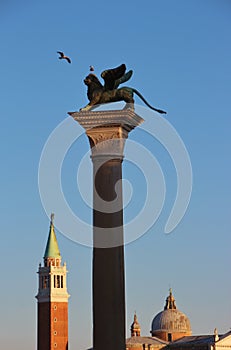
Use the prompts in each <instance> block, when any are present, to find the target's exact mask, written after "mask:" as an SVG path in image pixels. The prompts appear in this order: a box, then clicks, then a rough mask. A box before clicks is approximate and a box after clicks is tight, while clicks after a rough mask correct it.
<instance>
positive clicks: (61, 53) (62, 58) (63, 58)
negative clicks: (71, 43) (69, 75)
mask: <svg viewBox="0 0 231 350" xmlns="http://www.w3.org/2000/svg"><path fill="white" fill-rule="evenodd" d="M57 53H59V54H60V57H59V59H60V60H67V62H69V63H71V59H70V58H69V57H67V56H66V55H64V53H63V52H62V51H57Z"/></svg>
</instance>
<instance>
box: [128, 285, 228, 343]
mask: <svg viewBox="0 0 231 350" xmlns="http://www.w3.org/2000/svg"><path fill="white" fill-rule="evenodd" d="M150 333H151V336H141V327H140V324H139V322H138V318H137V315H136V314H135V315H134V321H133V323H132V325H131V337H130V338H128V339H127V341H126V350H157V349H164V350H225V349H227V350H228V349H231V331H229V332H227V333H226V334H222V335H219V334H218V332H217V330H216V329H215V330H214V334H213V335H192V331H191V325H190V321H189V319H188V317H187V316H186V315H185V314H184V313H183V312H181V311H180V310H178V309H177V307H176V302H175V298H174V296H173V294H172V289H170V290H169V295H168V297H167V299H166V304H165V307H164V310H163V311H161V312H159V313H158V314H157V315H156V316H155V317H154V318H153V321H152V324H151V331H150Z"/></svg>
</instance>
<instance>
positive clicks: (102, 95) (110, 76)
mask: <svg viewBox="0 0 231 350" xmlns="http://www.w3.org/2000/svg"><path fill="white" fill-rule="evenodd" d="M132 73H133V71H132V70H129V71H128V72H127V73H126V65H125V64H121V65H120V66H118V67H116V68H113V69H107V70H104V71H103V72H102V73H101V78H103V80H104V85H102V84H101V82H100V81H99V79H98V78H97V76H96V75H95V74H92V73H91V74H89V75H88V76H87V77H86V78H85V79H84V83H85V84H86V85H87V97H88V99H89V103H88V104H87V105H86V106H85V107H83V108H81V109H80V111H89V110H93V109H94V108H96V107H97V106H98V105H100V104H102V103H110V102H116V101H125V102H126V105H125V108H134V102H135V101H134V98H133V96H134V94H136V95H138V96H139V97H140V98H141V100H142V101H143V102H144V103H145V104H146V105H147V106H148V107H149V108H151V109H152V110H154V111H156V112H158V113H161V114H166V112H165V111H163V110H161V109H157V108H155V107H152V106H151V105H150V104H149V103H148V102H147V101H146V100H145V98H144V97H143V96H142V95H141V93H140V92H139V91H138V90H136V89H134V88H131V87H127V86H124V87H122V88H118V87H119V85H120V84H122V83H125V82H126V81H128V80H129V79H130V78H131V76H132Z"/></svg>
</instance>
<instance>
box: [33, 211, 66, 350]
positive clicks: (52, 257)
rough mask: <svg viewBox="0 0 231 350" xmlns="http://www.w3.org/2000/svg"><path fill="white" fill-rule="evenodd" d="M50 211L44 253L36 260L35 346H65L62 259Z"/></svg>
mask: <svg viewBox="0 0 231 350" xmlns="http://www.w3.org/2000/svg"><path fill="white" fill-rule="evenodd" d="M53 219H54V214H52V215H51V221H50V232H49V237H48V241H47V245H46V250H45V255H44V258H43V260H44V264H43V265H44V266H41V264H39V270H38V275H39V287H38V294H37V295H36V298H37V300H38V321H37V327H38V334H37V344H38V345H37V350H53V349H57V350H67V349H68V298H69V294H68V293H67V287H66V274H67V269H66V263H64V264H61V255H60V251H59V247H58V242H57V238H56V235H55V230H54V223H53Z"/></svg>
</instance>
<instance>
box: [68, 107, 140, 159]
mask: <svg viewBox="0 0 231 350" xmlns="http://www.w3.org/2000/svg"><path fill="white" fill-rule="evenodd" d="M69 115H71V116H72V117H73V118H74V120H76V121H77V122H78V123H79V124H80V125H81V126H82V127H83V128H84V129H85V130H86V134H87V136H88V139H89V142H90V146H91V150H92V158H93V159H96V158H97V159H100V158H101V159H102V158H104V159H105V158H107V159H121V160H122V159H123V150H124V144H125V141H126V139H127V137H128V134H129V132H130V131H131V130H133V129H134V128H135V127H136V126H138V125H139V124H141V123H142V122H143V119H142V118H141V117H139V116H138V115H137V114H136V113H135V112H134V111H133V110H132V109H124V110H112V111H87V112H70V113H69Z"/></svg>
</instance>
